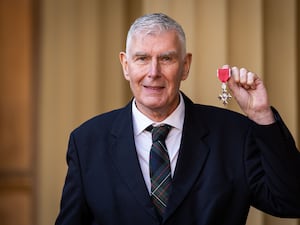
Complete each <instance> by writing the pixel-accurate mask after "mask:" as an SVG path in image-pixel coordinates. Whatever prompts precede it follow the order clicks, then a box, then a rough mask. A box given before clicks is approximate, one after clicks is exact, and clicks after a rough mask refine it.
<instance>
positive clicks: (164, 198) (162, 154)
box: [147, 125, 172, 217]
mask: <svg viewBox="0 0 300 225" xmlns="http://www.w3.org/2000/svg"><path fill="white" fill-rule="evenodd" d="M170 129H171V127H170V126H169V125H162V126H158V127H153V126H150V127H149V128H147V130H151V132H152V146H151V150H150V162H149V165H150V179H151V199H152V202H153V204H154V206H155V207H156V209H157V211H158V213H159V214H160V216H161V217H162V216H163V214H164V212H165V209H166V207H167V203H168V199H169V195H170V192H171V181H172V180H171V167H170V160H169V155H168V150H167V147H166V144H165V139H166V137H167V135H168V133H169V131H170Z"/></svg>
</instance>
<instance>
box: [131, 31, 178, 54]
mask: <svg viewBox="0 0 300 225" xmlns="http://www.w3.org/2000/svg"><path fill="white" fill-rule="evenodd" d="M130 45H131V46H130V49H131V50H132V51H133V52H135V51H147V52H148V51H175V52H180V51H181V45H180V40H179V37H178V35H177V33H176V32H175V31H173V30H170V31H155V32H147V31H143V32H138V33H136V34H134V35H133V36H132V40H131V44H130Z"/></svg>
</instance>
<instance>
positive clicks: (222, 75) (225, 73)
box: [217, 68, 231, 105]
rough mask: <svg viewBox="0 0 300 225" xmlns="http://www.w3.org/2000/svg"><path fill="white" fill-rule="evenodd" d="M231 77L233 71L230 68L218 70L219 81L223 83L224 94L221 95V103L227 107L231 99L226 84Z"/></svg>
mask: <svg viewBox="0 0 300 225" xmlns="http://www.w3.org/2000/svg"><path fill="white" fill-rule="evenodd" d="M230 75H231V71H230V69H229V68H227V69H218V71H217V76H218V78H219V80H220V81H221V82H222V93H221V94H220V95H219V97H218V98H219V99H220V101H222V103H223V105H227V104H228V101H229V100H230V99H231V95H230V93H229V92H228V91H227V86H226V82H227V81H228V80H229V78H230Z"/></svg>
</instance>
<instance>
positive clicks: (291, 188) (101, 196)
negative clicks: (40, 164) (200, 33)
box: [56, 13, 300, 225]
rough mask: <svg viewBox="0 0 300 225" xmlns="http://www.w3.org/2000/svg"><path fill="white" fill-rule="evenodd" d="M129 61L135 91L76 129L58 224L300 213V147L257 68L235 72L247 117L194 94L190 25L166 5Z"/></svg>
mask: <svg viewBox="0 0 300 225" xmlns="http://www.w3.org/2000/svg"><path fill="white" fill-rule="evenodd" d="M120 61H121V64H122V68H123V73H124V77H125V79H126V80H128V82H129V85H130V88H131V90H132V93H133V99H132V101H130V102H129V103H128V104H127V105H126V106H125V107H124V108H121V109H117V110H114V111H111V112H108V113H105V114H102V115H98V116H96V117H94V118H92V119H90V120H89V121H87V122H85V123H84V124H82V125H81V126H79V127H78V128H77V129H75V130H74V131H73V132H72V134H71V136H70V141H69V147H68V152H67V162H68V166H69V167H68V172H67V177H66V181H65V186H64V190H63V194H62V201H61V210H60V213H59V215H58V218H57V220H56V225H159V224H165V225H218V224H220V225H242V224H245V223H246V219H247V215H248V211H249V207H250V206H251V205H252V206H254V207H256V208H258V209H260V210H262V211H264V212H266V213H269V214H272V215H275V216H280V217H300V154H299V152H298V150H297V148H296V146H295V143H294V140H293V138H292V136H291V135H290V133H289V131H288V129H287V128H286V126H285V125H284V123H283V121H282V119H281V118H280V116H279V114H278V113H277V112H276V110H275V109H274V108H272V107H270V105H269V102H268V97H267V92H266V89H265V86H264V84H263V82H262V80H261V79H260V78H259V77H258V76H257V75H256V74H255V73H253V72H249V71H247V70H246V69H244V68H241V69H239V68H237V67H232V68H230V69H231V78H230V79H229V77H228V82H227V84H228V87H229V89H230V90H231V93H232V95H233V96H234V98H235V99H236V101H237V102H238V104H239V106H240V107H241V109H242V111H243V112H244V113H245V115H246V116H244V115H241V114H238V113H235V112H232V111H229V110H225V109H220V108H216V107H213V106H205V105H200V104H195V103H193V102H192V101H191V100H190V99H189V98H188V97H187V96H185V95H184V93H182V92H181V91H180V84H181V81H183V80H185V79H187V78H188V74H189V69H190V66H191V61H192V55H191V54H190V53H187V52H186V40H185V34H184V31H183V29H182V27H181V26H180V25H179V24H178V23H177V22H175V21H174V20H173V19H171V18H170V17H168V16H167V15H164V14H160V13H155V14H149V15H145V16H142V17H141V18H138V19H137V20H136V21H135V22H134V23H133V24H132V26H131V28H130V30H129V32H128V36H127V42H126V52H121V53H120ZM223 68H224V69H226V68H229V66H227V65H225V66H223Z"/></svg>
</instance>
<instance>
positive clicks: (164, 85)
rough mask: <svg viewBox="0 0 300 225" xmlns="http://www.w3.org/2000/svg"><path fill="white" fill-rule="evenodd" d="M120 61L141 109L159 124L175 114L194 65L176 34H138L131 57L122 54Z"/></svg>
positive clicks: (133, 38)
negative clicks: (190, 69) (184, 52)
mask: <svg viewBox="0 0 300 225" xmlns="http://www.w3.org/2000/svg"><path fill="white" fill-rule="evenodd" d="M120 60H121V63H122V66H123V72H124V76H125V79H126V80H128V81H129V83H130V88H131V90H132V93H133V95H134V97H135V99H136V105H137V108H138V109H139V110H140V111H141V112H143V113H144V114H146V115H147V116H149V117H150V118H151V119H153V120H156V121H161V120H163V119H165V118H166V117H167V116H168V115H169V114H171V113H172V112H173V111H174V109H175V108H176V107H177V105H178V103H179V88H180V83H181V81H182V80H185V79H186V78H187V76H188V72H189V67H190V63H191V54H187V55H185V56H184V55H183V53H182V48H181V43H180V41H179V39H178V36H177V35H176V33H175V32H174V31H167V32H166V31H165V32H159V33H155V34H143V33H141V34H136V35H135V36H133V37H132V41H131V44H130V47H129V48H128V52H127V54H125V53H124V52H121V53H120Z"/></svg>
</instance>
